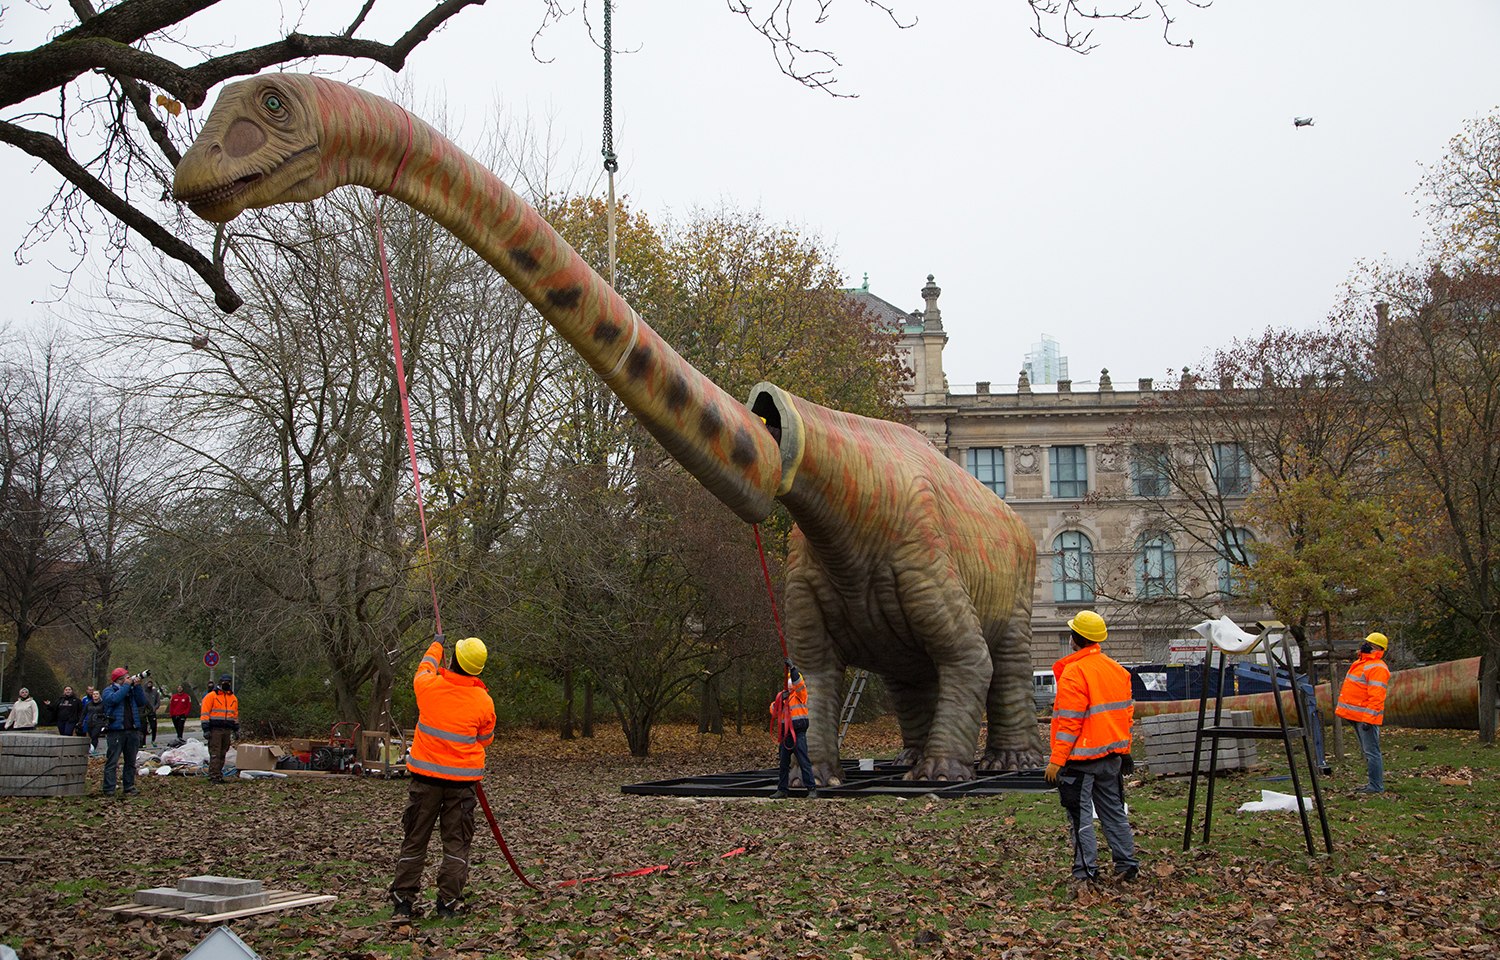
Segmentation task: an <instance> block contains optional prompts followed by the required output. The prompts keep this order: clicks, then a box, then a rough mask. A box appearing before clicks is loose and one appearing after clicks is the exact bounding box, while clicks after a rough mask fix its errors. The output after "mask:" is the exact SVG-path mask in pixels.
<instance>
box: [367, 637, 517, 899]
mask: <svg viewBox="0 0 1500 960" xmlns="http://www.w3.org/2000/svg"><path fill="white" fill-rule="evenodd" d="M488 658H489V651H488V650H487V649H486V648H485V645H484V641H482V640H480V639H479V638H478V637H467V638H465V639H463V640H460V641H458V643H457V644H455V645H454V648H453V669H451V670H445V669H443V667H442V661H443V642H442V640H437V641H435V642H434V643H433V644H432V645H431V646H429V647H428V648H427V653H426V654H424V655H423V657H422V662H421V663H420V664H418V665H417V675H416V678H415V679H414V680H413V681H412V686H413V687H414V688H415V690H416V693H417V730H416V733H415V734H414V735H413V736H412V740H411V751H410V756H408V757H407V760H406V772H407V773H408V774H410V775H411V785H410V786H409V787H408V788H407V794H406V796H407V799H406V811H405V812H404V813H403V814H402V815H401V826H402V828H403V829H404V830H405V839H403V840H402V843H401V853H400V855H399V856H398V858H397V860H396V877H395V879H394V880H392V881H391V890H390V893H391V902H392V904H393V910H394V912H393V915H394V916H395V917H399V918H409V917H411V916H412V912H413V909H414V907H415V904H416V899H417V894H418V893H419V892H420V891H421V887H422V869H423V868H424V867H425V866H426V865H427V842H428V840H429V839H430V838H431V836H432V828H433V825H434V824H440V828H441V832H442V838H443V862H442V863H441V864H440V865H439V866H438V875H437V888H438V898H437V915H438V916H440V917H451V916H455V915H457V914H458V913H460V912H462V910H463V900H462V896H463V890H464V884H465V883H467V882H468V879H469V847H470V845H471V844H472V842H473V840H474V807H475V806H476V804H477V803H478V797H477V795H476V793H475V789H474V788H475V785H476V784H478V783H479V781H480V780H481V779H483V777H484V748H485V747H486V746H488V745H489V744H490V742H491V741H493V740H494V739H495V701H494V700H492V699H490V693H489V690H488V689H486V687H485V685H484V681H483V680H480V679H479V674H480V672H481V671H482V670H483V669H484V664H485V661H486V660H487V659H488Z"/></svg>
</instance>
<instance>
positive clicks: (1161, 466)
mask: <svg viewBox="0 0 1500 960" xmlns="http://www.w3.org/2000/svg"><path fill="white" fill-rule="evenodd" d="M1130 480H1131V483H1132V484H1133V488H1134V492H1135V495H1136V496H1138V497H1165V496H1166V495H1167V447H1166V444H1161V443H1142V444H1137V445H1136V446H1135V447H1133V448H1132V449H1131V452H1130Z"/></svg>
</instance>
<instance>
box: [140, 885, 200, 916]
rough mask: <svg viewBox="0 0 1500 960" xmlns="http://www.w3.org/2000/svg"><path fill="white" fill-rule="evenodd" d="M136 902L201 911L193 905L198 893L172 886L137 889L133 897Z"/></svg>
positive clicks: (152, 905) (195, 911)
mask: <svg viewBox="0 0 1500 960" xmlns="http://www.w3.org/2000/svg"><path fill="white" fill-rule="evenodd" d="M133 899H134V900H135V902H136V903H139V904H143V905H145V906H151V907H171V908H172V909H174V910H191V911H193V912H194V913H197V912H199V911H198V909H197V908H196V907H195V906H191V904H194V903H196V902H197V900H198V895H197V894H195V893H188V892H186V891H184V890H176V889H173V888H172V887H152V888H151V889H149V890H137V891H136V892H135V897H134V898H133Z"/></svg>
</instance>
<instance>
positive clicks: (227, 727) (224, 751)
mask: <svg viewBox="0 0 1500 960" xmlns="http://www.w3.org/2000/svg"><path fill="white" fill-rule="evenodd" d="M198 709H199V719H201V720H202V721H203V735H204V736H205V737H207V738H208V780H209V782H210V783H223V782H224V758H225V757H227V756H228V755H229V742H230V741H231V740H233V739H234V735H235V734H236V733H238V732H239V730H240V698H239V697H237V696H235V695H234V678H233V677H232V676H230V675H229V674H227V673H226V674H224V675H223V676H222V677H220V678H219V683H218V686H216V687H214V688H212V689H211V690H209V692H208V693H205V694H204V695H203V699H202V701H200V702H199V704H198Z"/></svg>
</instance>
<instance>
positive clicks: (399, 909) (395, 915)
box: [391, 892, 412, 920]
mask: <svg viewBox="0 0 1500 960" xmlns="http://www.w3.org/2000/svg"><path fill="white" fill-rule="evenodd" d="M411 918H412V902H411V901H410V900H408V899H406V898H405V897H403V896H400V895H399V894H396V893H394V892H392V893H391V919H392V920H410V919H411Z"/></svg>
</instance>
